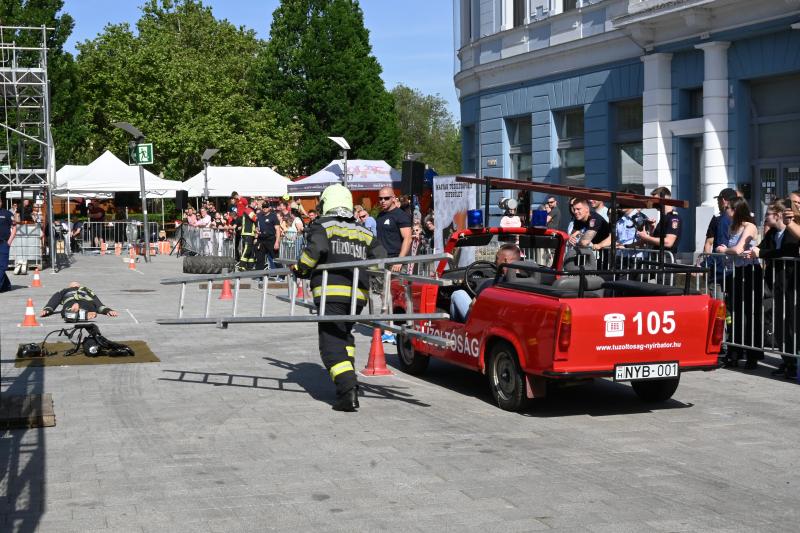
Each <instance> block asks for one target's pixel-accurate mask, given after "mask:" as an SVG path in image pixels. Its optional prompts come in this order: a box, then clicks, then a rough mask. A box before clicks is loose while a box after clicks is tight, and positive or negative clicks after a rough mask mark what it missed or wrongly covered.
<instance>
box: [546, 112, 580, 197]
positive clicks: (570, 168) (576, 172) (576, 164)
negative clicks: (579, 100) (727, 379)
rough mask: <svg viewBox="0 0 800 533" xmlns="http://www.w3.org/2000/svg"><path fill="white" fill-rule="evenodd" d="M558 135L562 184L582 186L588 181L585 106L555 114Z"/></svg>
mask: <svg viewBox="0 0 800 533" xmlns="http://www.w3.org/2000/svg"><path fill="white" fill-rule="evenodd" d="M553 119H554V121H555V125H556V135H557V136H558V160H559V166H560V168H561V184H562V185H570V186H575V187H582V186H583V185H584V184H585V182H586V179H585V178H586V169H585V164H584V152H583V143H584V141H583V108H582V107H581V108H577V109H567V110H564V111H558V112H556V113H554V114H553Z"/></svg>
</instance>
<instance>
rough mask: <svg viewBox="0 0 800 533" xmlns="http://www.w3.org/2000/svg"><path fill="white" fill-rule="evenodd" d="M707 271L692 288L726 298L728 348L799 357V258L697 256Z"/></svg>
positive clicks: (722, 298) (699, 262)
mask: <svg viewBox="0 0 800 533" xmlns="http://www.w3.org/2000/svg"><path fill="white" fill-rule="evenodd" d="M698 264H701V265H703V266H705V267H707V268H708V269H709V273H708V275H706V276H702V277H698V278H697V279H696V282H695V287H696V288H697V290H699V291H701V292H706V293H708V294H709V295H710V296H712V297H714V298H718V299H721V300H724V301H725V304H726V306H727V308H728V328H727V338H726V342H725V344H726V345H727V346H728V347H729V348H734V349H740V350H752V351H757V352H770V353H776V354H779V355H782V356H793V357H800V311H798V303H800V302H798V299H799V298H798V292H799V289H800V258H791V257H781V258H774V259H767V260H763V261H755V260H753V261H747V260H743V259H742V258H739V257H736V256H732V255H729V254H719V253H713V254H701V255H700V257H699V258H698Z"/></svg>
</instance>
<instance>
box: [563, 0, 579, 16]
mask: <svg viewBox="0 0 800 533" xmlns="http://www.w3.org/2000/svg"><path fill="white" fill-rule="evenodd" d="M575 9H578V0H564V13H566V12H567V11H573V10H575Z"/></svg>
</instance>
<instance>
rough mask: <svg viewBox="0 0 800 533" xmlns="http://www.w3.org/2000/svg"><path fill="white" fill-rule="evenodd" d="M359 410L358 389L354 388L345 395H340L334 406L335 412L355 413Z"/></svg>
mask: <svg viewBox="0 0 800 533" xmlns="http://www.w3.org/2000/svg"><path fill="white" fill-rule="evenodd" d="M356 409H358V389H357V388H356V387H353V388H352V389H350V390H349V391H347V392H345V393H344V394H340V395H339V397H338V398H337V399H336V403H334V404H333V410H334V411H345V412H347V413H354V412H355V411H356Z"/></svg>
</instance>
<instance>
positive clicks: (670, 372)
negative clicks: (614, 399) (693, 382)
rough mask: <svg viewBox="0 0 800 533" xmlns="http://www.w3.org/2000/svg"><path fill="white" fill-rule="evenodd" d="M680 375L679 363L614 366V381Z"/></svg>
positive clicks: (675, 376)
mask: <svg viewBox="0 0 800 533" xmlns="http://www.w3.org/2000/svg"><path fill="white" fill-rule="evenodd" d="M677 377H678V363H677V362H671V363H640V364H636V365H617V366H616V367H614V381H640V380H643V379H664V378H677Z"/></svg>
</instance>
